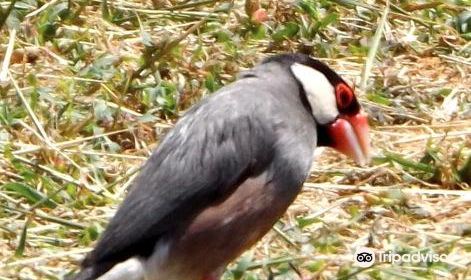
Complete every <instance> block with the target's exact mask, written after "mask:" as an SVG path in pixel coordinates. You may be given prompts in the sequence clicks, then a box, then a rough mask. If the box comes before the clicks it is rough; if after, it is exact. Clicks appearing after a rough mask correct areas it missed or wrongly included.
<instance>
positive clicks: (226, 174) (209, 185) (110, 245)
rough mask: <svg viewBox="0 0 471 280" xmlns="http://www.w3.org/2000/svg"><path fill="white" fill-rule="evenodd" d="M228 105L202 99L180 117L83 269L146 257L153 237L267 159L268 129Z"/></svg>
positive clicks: (177, 224)
mask: <svg viewBox="0 0 471 280" xmlns="http://www.w3.org/2000/svg"><path fill="white" fill-rule="evenodd" d="M215 104H216V105H215ZM234 104H240V103H232V105H231V104H227V105H228V106H224V104H217V102H216V101H215V100H213V102H212V104H209V103H208V102H203V103H202V104H201V105H200V106H197V107H195V108H193V109H192V110H191V111H189V112H188V113H187V114H186V115H185V117H184V118H183V119H182V120H181V121H180V122H179V123H178V124H177V125H176V127H175V128H174V129H173V131H171V132H170V133H169V135H167V137H166V138H165V140H164V141H163V142H162V143H161V145H160V146H159V148H158V149H157V150H156V151H155V152H154V153H153V154H152V156H151V157H150V159H149V160H148V161H147V162H146V163H145V165H144V166H143V168H142V170H141V172H140V175H138V177H137V178H136V179H135V181H134V182H133V186H132V189H131V191H130V193H129V195H128V196H127V198H126V199H125V200H124V202H123V204H122V205H121V206H120V208H119V209H118V212H117V213H116V215H115V216H114V218H113V219H112V220H111V222H110V224H109V226H108V228H107V229H106V231H105V232H104V234H103V236H102V237H101V240H100V241H99V243H98V244H97V246H96V248H95V250H94V251H93V252H91V253H90V254H89V255H88V256H87V258H86V259H85V261H84V262H83V267H88V266H95V265H97V264H109V265H111V264H114V263H117V262H120V261H123V260H125V259H128V258H129V257H132V256H136V255H140V256H147V255H150V254H151V253H152V250H153V248H154V244H155V242H157V241H158V240H159V238H162V236H165V235H166V234H175V233H177V232H178V230H179V229H180V228H182V227H184V225H185V224H186V223H187V222H188V221H189V220H190V219H191V218H192V217H193V215H195V214H197V213H198V212H199V211H200V210H202V209H203V208H205V207H207V206H208V205H210V204H212V203H215V202H217V201H218V200H220V199H223V198H224V197H226V196H227V195H230V193H231V192H232V191H233V190H235V189H236V188H237V186H238V185H239V184H240V183H241V182H243V181H245V179H247V178H248V177H251V176H254V175H257V174H259V173H260V172H262V171H263V170H264V169H265V168H266V167H267V166H268V165H269V163H270V161H271V159H272V157H273V154H274V150H273V149H274V143H273V142H274V139H276V137H275V136H274V134H275V130H274V128H271V127H269V126H268V124H267V123H266V121H263V120H262V119H260V118H258V117H257V115H256V113H252V112H253V111H252V112H251V113H243V112H247V111H248V110H247V109H248V108H234V106H244V104H242V105H234ZM246 105H247V104H246ZM207 112H210V113H207ZM241 112H242V113H241ZM248 114H251V115H250V117H249V115H248Z"/></svg>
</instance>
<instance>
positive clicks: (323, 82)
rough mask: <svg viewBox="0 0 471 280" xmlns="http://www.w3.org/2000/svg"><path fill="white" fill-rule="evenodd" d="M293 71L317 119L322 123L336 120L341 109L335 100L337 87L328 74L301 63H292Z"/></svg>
mask: <svg viewBox="0 0 471 280" xmlns="http://www.w3.org/2000/svg"><path fill="white" fill-rule="evenodd" d="M291 71H292V72H293V74H294V76H295V77H296V79H297V80H298V81H299V82H300V83H301V84H302V85H303V88H304V92H306V96H307V100H308V101H309V104H310V105H311V108H312V114H313V116H314V118H315V119H316V121H317V122H318V123H319V124H321V125H323V124H327V123H330V122H332V121H334V120H335V119H336V118H337V116H338V115H339V111H338V109H337V102H336V100H335V89H334V87H333V86H332V84H331V83H330V82H329V80H327V78H326V76H325V75H324V74H322V73H321V72H320V71H317V70H316V69H314V68H311V67H309V66H306V65H303V64H299V63H294V64H293V65H291Z"/></svg>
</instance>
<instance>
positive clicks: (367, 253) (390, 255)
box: [353, 247, 447, 267]
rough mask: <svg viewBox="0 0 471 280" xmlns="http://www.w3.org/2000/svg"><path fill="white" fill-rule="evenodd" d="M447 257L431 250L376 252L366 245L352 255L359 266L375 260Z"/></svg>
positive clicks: (390, 260)
mask: <svg viewBox="0 0 471 280" xmlns="http://www.w3.org/2000/svg"><path fill="white" fill-rule="evenodd" d="M446 258H447V255H445V254H435V253H431V252H420V251H419V252H414V253H407V254H398V253H394V252H391V251H388V252H379V253H376V254H375V252H374V251H373V249H371V248H368V247H360V248H358V249H357V250H356V251H355V254H354V255H353V262H354V263H355V265H356V266H359V267H370V266H372V265H373V264H374V263H375V261H377V262H381V263H392V264H396V263H419V262H422V263H431V262H444V261H445V260H446Z"/></svg>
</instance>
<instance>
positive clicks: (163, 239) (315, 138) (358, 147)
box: [72, 53, 371, 280]
mask: <svg viewBox="0 0 471 280" xmlns="http://www.w3.org/2000/svg"><path fill="white" fill-rule="evenodd" d="M320 146H326V147H332V148H334V149H336V150H338V151H340V152H342V153H344V154H346V155H347V156H349V157H351V158H352V159H354V160H355V161H356V163H358V164H359V165H366V164H368V162H369V161H370V158H371V156H370V150H371V148H370V146H371V145H370V137H369V125H368V118H367V115H366V113H364V110H362V108H361V106H360V104H359V102H358V100H357V98H356V96H355V93H354V90H353V89H352V87H350V86H349V84H347V83H346V82H345V80H344V79H343V78H341V77H340V76H339V75H338V74H337V73H336V72H335V71H334V70H332V69H331V68H329V66H327V65H326V64H324V63H323V62H321V61H319V60H317V59H315V58H312V57H310V56H308V55H306V54H301V53H283V54H275V55H272V56H269V57H267V58H265V59H263V60H262V61H261V62H260V63H259V64H257V65H256V66H254V67H253V68H251V69H248V70H245V71H242V72H241V73H240V74H239V75H238V77H237V78H236V80H235V81H234V82H232V83H230V84H228V85H226V86H224V87H222V88H220V89H219V90H218V91H216V92H215V93H213V94H211V95H209V96H208V97H206V98H204V99H203V100H202V101H200V102H199V103H198V104H196V105H193V106H192V107H191V108H190V109H189V110H188V111H187V112H186V113H185V114H184V115H183V116H182V117H181V118H180V120H178V121H177V123H176V124H175V126H174V127H173V129H171V130H170V131H169V132H168V133H167V135H166V136H165V137H164V138H163V140H162V141H161V143H160V144H159V145H158V146H157V147H156V149H155V150H154V151H153V153H152V154H151V155H150V157H149V159H148V160H147V161H146V162H145V163H144V164H143V166H142V169H141V171H140V173H139V174H138V175H137V177H136V178H135V179H134V180H133V182H132V183H131V186H130V190H129V192H128V194H127V196H126V198H125V199H124V201H123V202H122V204H121V205H120V206H119V208H118V210H117V212H116V214H115V215H114V217H113V218H112V219H111V221H110V222H109V224H108V226H107V227H106V229H105V231H104V232H103V233H102V235H101V237H100V238H99V240H98V242H97V244H96V246H95V247H94V249H93V250H92V251H91V252H89V253H88V254H87V256H86V257H85V259H84V260H83V261H82V263H81V268H80V271H79V272H78V274H76V275H75V276H73V277H74V278H72V279H75V280H89V279H101V280H112V279H146V280H217V279H220V277H221V276H222V274H223V272H224V269H225V267H226V266H227V265H228V264H229V263H230V262H231V261H233V260H235V259H236V258H237V257H238V256H240V255H241V254H242V253H243V252H244V251H246V250H248V249H249V248H251V247H252V246H253V245H254V244H256V242H257V241H258V240H260V239H261V238H262V237H263V236H264V235H265V234H266V233H267V232H268V231H269V230H270V229H271V228H272V226H273V225H274V224H275V222H276V221H277V220H278V219H279V218H280V217H281V216H282V215H283V214H284V213H285V211H286V210H287V208H288V206H289V205H290V204H291V203H292V202H293V201H294V200H295V198H296V196H297V195H298V194H299V193H300V191H301V189H302V186H303V184H304V181H305V180H306V178H307V176H308V175H309V171H310V168H311V164H312V162H313V156H314V150H315V148H316V147H320ZM125 264H128V266H127V268H126V265H125ZM130 264H133V265H130ZM123 267H124V269H123ZM126 273H128V276H123V275H126Z"/></svg>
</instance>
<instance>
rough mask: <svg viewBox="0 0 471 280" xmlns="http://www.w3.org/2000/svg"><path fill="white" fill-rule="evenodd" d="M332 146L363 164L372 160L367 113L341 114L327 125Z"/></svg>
mask: <svg viewBox="0 0 471 280" xmlns="http://www.w3.org/2000/svg"><path fill="white" fill-rule="evenodd" d="M327 131H328V134H329V137H330V139H331V141H332V145H331V146H332V148H334V149H336V150H338V151H339V152H342V153H344V154H346V155H347V156H349V157H351V158H353V159H354V160H355V162H356V163H357V164H359V165H361V166H363V165H366V164H367V163H369V162H370V159H371V156H370V136H369V126H368V119H367V116H366V114H364V113H361V112H360V113H358V114H356V115H354V116H348V115H341V116H340V117H339V118H338V119H337V120H336V121H335V122H334V123H332V124H330V125H329V126H328V127H327Z"/></svg>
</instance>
